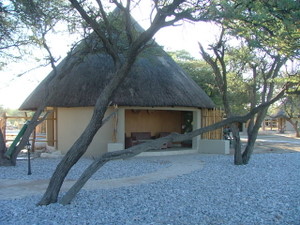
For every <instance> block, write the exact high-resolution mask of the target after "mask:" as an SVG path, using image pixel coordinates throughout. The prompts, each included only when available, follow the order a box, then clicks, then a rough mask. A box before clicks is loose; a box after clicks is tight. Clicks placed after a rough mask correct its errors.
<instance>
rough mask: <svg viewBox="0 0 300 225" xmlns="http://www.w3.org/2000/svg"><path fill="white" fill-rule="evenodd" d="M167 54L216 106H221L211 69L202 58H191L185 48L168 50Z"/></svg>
mask: <svg viewBox="0 0 300 225" xmlns="http://www.w3.org/2000/svg"><path fill="white" fill-rule="evenodd" d="M168 54H169V55H170V56H171V57H172V58H173V59H174V60H175V61H176V63H177V64H178V65H180V66H181V68H182V69H183V70H184V71H185V72H186V73H187V74H188V75H190V76H191V78H192V79H193V80H194V81H195V82H196V83H197V84H198V85H199V86H200V87H201V88H202V89H203V90H204V91H205V92H206V94H207V95H208V96H209V97H210V98H211V99H212V100H213V102H214V103H215V104H216V106H217V107H221V106H222V99H221V96H220V93H219V91H218V89H217V87H216V85H215V79H214V76H213V71H212V69H211V67H210V66H209V65H208V64H207V63H206V62H205V61H204V60H198V59H195V58H193V57H192V56H191V55H190V54H189V53H188V52H187V51H185V50H180V51H175V52H168Z"/></svg>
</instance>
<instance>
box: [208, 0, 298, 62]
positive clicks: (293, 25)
mask: <svg viewBox="0 0 300 225" xmlns="http://www.w3.org/2000/svg"><path fill="white" fill-rule="evenodd" d="M216 2H218V4H216V7H215V10H214V11H213V13H212V17H213V18H214V20H215V21H217V22H219V23H221V24H222V25H223V26H224V27H226V28H227V29H230V31H231V34H232V35H234V36H238V37H242V38H244V39H245V40H246V41H247V42H248V46H250V47H253V48H261V49H264V50H265V51H268V52H270V53H272V54H281V55H285V56H288V57H298V58H299V57H300V22H299V21H300V1H297V0H280V1H278V0H270V1H264V0H259V1H249V0H234V1H222V0H221V1H216Z"/></svg>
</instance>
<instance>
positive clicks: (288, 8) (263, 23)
mask: <svg viewBox="0 0 300 225" xmlns="http://www.w3.org/2000/svg"><path fill="white" fill-rule="evenodd" d="M234 3H236V2H235V1H228V2H227V4H226V3H225V4H224V5H222V6H220V11H218V12H217V13H220V12H221V14H222V17H221V19H220V20H217V23H219V24H221V25H222V27H223V30H222V33H221V35H220V39H219V40H218V41H217V43H215V44H212V45H211V46H210V50H211V52H212V53H209V52H208V51H207V50H205V49H204V48H203V47H202V46H201V44H200V52H201V55H202V57H203V58H204V59H205V60H206V61H207V63H208V64H209V65H210V66H211V67H212V69H213V71H214V75H215V78H216V83H217V84H218V88H219V90H220V92H221V93H222V96H223V104H224V109H225V112H226V115H227V116H228V117H231V116H233V114H234V113H233V110H232V107H231V104H230V99H229V97H228V74H229V73H230V72H231V71H230V69H231V68H232V67H231V68H230V67H229V66H228V64H227V63H226V57H227V56H230V55H231V54H232V53H233V52H232V51H230V49H229V47H228V45H227V44H226V40H225V39H224V37H225V33H226V34H227V35H228V34H229V35H234V36H235V37H240V39H243V41H244V43H245V45H246V47H247V48H246V49H247V51H246V52H244V53H243V58H240V59H242V61H240V62H242V64H240V63H239V62H238V60H237V59H239V56H240V54H239V55H237V54H234V55H233V56H234V62H233V64H234V67H236V68H237V70H235V71H232V72H236V73H240V75H242V74H246V73H247V75H248V76H249V74H251V80H249V81H250V83H249V84H250V85H248V91H249V92H248V93H249V96H251V98H250V99H251V101H250V109H252V108H253V107H255V106H256V105H257V104H258V103H263V102H267V101H269V100H270V99H271V98H272V95H273V93H274V87H275V78H276V77H278V76H279V75H280V72H281V71H280V70H281V68H282V66H283V65H284V64H285V63H286V61H287V60H288V59H293V58H297V57H298V56H299V35H300V34H299V29H298V27H299V24H297V23H296V21H297V20H298V19H299V3H297V2H295V1H292V0H286V1H284V2H283V3H282V4H278V2H276V1H268V2H266V1H249V2H248V1H244V2H242V1H241V2H239V3H238V4H234ZM232 4H233V5H234V7H232ZM286 36H287V37H286ZM244 49H245V48H244ZM241 50H243V48H241V49H239V51H241ZM249 56H250V58H249ZM229 65H230V64H229ZM249 81H248V82H249ZM258 92H259V93H258ZM266 113H267V108H265V109H264V110H262V111H261V112H259V113H258V114H257V115H256V116H255V117H252V118H251V119H250V122H249V125H248V130H247V133H248V142H247V145H246V148H245V150H244V151H243V152H242V150H241V144H240V137H239V131H238V128H237V126H236V125H235V124H232V125H231V129H232V132H233V137H234V148H235V159H234V162H235V164H237V165H240V164H247V163H248V162H249V159H250V156H251V153H252V152H253V147H254V143H255V140H256V137H257V134H258V130H259V128H260V125H261V122H262V121H263V119H264V117H265V115H266Z"/></svg>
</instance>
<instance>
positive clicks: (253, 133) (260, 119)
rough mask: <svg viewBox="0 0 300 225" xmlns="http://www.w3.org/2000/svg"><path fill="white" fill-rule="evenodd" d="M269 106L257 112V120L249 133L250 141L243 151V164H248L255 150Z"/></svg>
mask: <svg viewBox="0 0 300 225" xmlns="http://www.w3.org/2000/svg"><path fill="white" fill-rule="evenodd" d="M268 108H269V107H266V108H265V109H263V110H262V111H261V112H260V113H258V114H257V118H256V120H255V123H254V126H253V128H252V130H251V132H249V133H248V141H247V145H246V148H245V151H244V152H243V155H242V157H243V164H248V163H249V160H250V158H251V155H252V153H253V150H254V144H255V141H256V138H257V135H258V131H259V128H260V127H261V124H262V122H263V120H264V118H265V117H266V114H267V111H268Z"/></svg>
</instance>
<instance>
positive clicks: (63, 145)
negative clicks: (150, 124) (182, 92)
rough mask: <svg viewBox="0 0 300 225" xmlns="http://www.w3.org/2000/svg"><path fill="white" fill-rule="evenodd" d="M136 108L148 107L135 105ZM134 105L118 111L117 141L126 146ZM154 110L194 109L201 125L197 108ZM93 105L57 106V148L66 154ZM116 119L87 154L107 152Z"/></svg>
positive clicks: (196, 141) (196, 124) (196, 121)
mask: <svg viewBox="0 0 300 225" xmlns="http://www.w3.org/2000/svg"><path fill="white" fill-rule="evenodd" d="M134 108H135V109H147V108H144V107H138V108H137V107H134ZM126 109H133V107H120V108H119V109H118V113H117V115H118V116H117V123H116V124H117V133H116V142H117V143H120V144H122V145H123V146H125V143H124V142H125V110H126ZM151 109H153V110H179V111H192V112H193V118H194V125H193V126H194V129H198V128H200V127H201V111H200V110H199V109H196V108H173V107H172V108H170V107H154V108H151ZM112 111H113V108H110V109H108V111H107V112H106V115H105V116H108V115H109V114H110V113H112ZM92 113H93V107H75V108H57V140H58V141H57V149H58V150H60V151H62V153H63V154H65V153H66V152H67V151H68V150H69V149H70V147H71V146H72V144H73V143H74V142H75V141H76V140H77V138H78V137H79V136H80V134H81V133H82V132H83V131H84V129H85V128H86V126H87V124H88V122H89V121H90V119H91V116H92ZM115 122H116V121H115V120H114V119H110V120H109V121H108V122H107V123H106V124H105V125H104V126H103V127H102V128H101V129H100V130H99V131H98V132H97V134H96V135H95V137H94V139H93V141H92V143H91V145H90V146H89V148H88V150H87V152H86V154H85V156H99V155H100V154H102V153H105V152H107V146H108V144H109V143H112V142H113V132H114V131H113V130H114V126H115ZM199 141H200V136H198V137H195V138H193V149H199Z"/></svg>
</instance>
